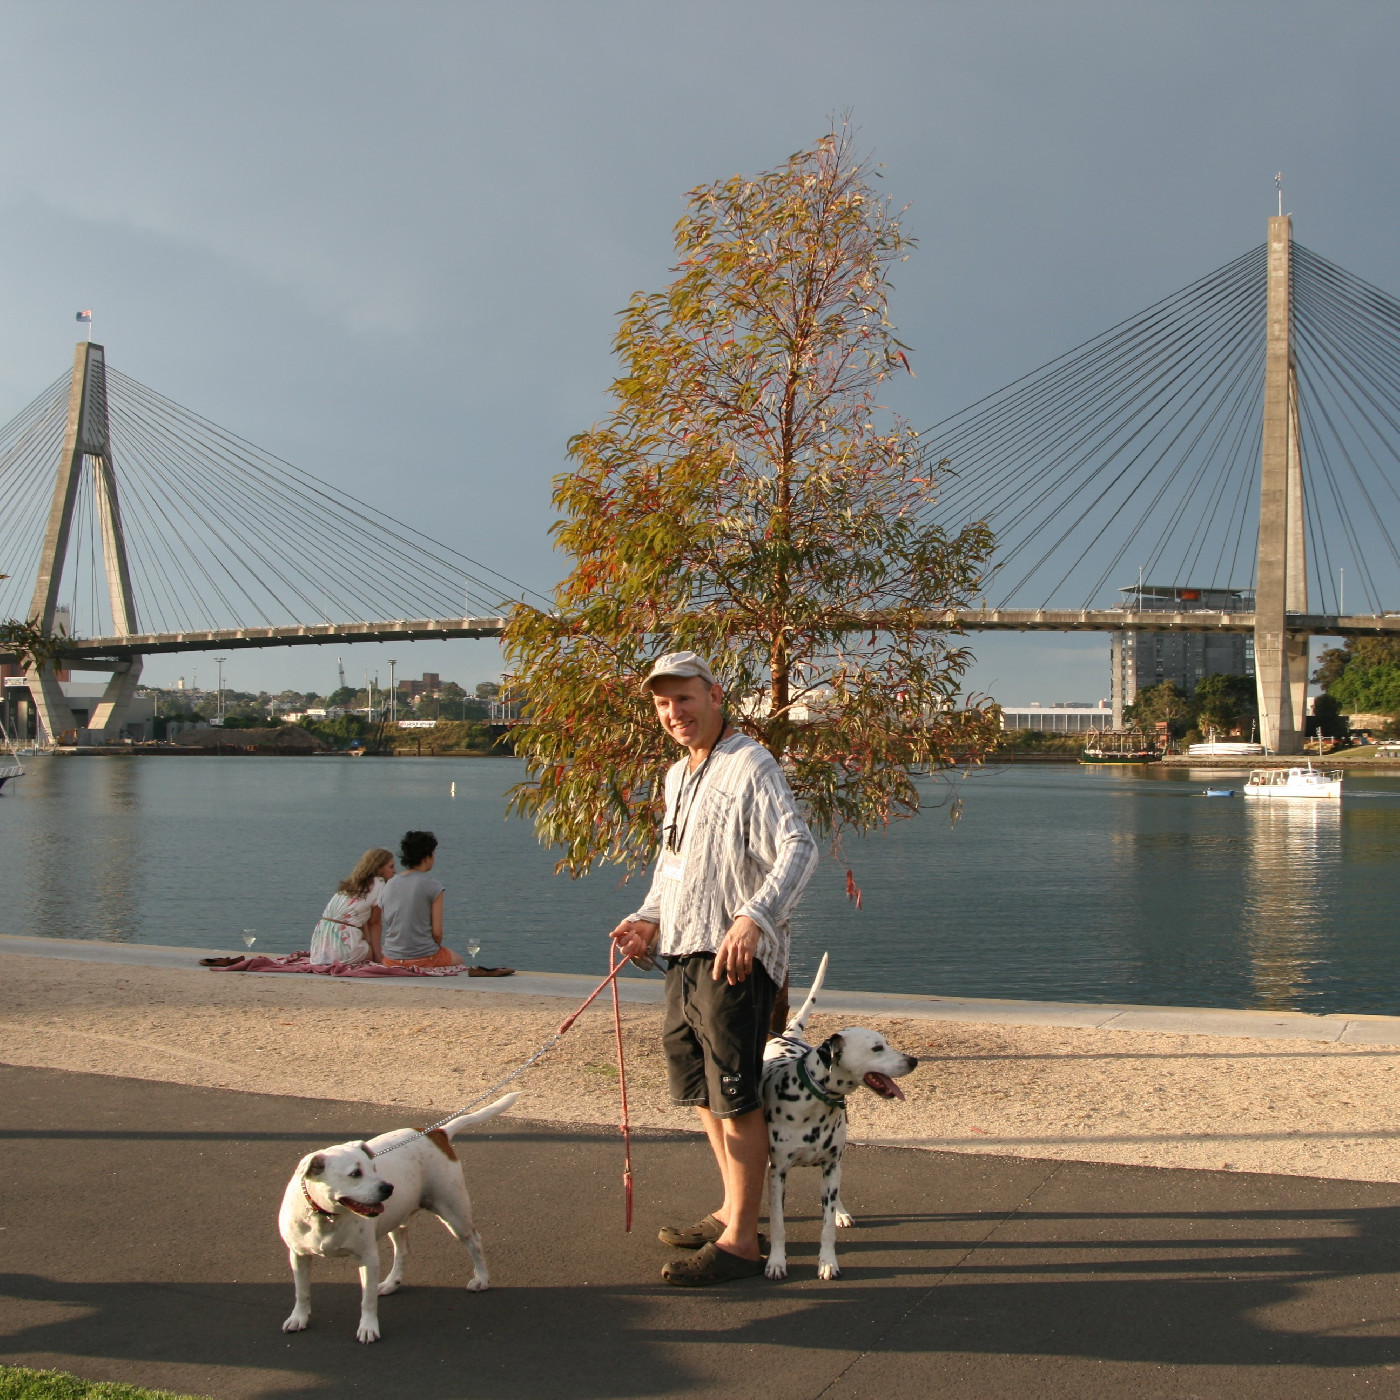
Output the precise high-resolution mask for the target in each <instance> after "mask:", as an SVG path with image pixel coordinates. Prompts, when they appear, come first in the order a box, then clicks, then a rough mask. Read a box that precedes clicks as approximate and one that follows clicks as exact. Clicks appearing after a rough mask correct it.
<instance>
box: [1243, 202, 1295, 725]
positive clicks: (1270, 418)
mask: <svg viewBox="0 0 1400 1400" xmlns="http://www.w3.org/2000/svg"><path fill="white" fill-rule="evenodd" d="M1292 248H1293V220H1292V218H1291V217H1290V216H1289V215H1287V214H1284V215H1280V216H1279V217H1277V218H1271V219H1270V220H1269V240H1268V302H1267V318H1266V332H1265V334H1266V343H1265V359H1264V425H1263V435H1262V439H1263V440H1262V444H1261V449H1260V451H1261V458H1260V484H1259V563H1258V573H1257V578H1256V587H1255V610H1254V618H1255V621H1254V675H1255V683H1256V686H1257V689H1258V697H1259V730H1260V736H1259V737H1260V740H1261V742H1262V743H1263V744H1264V746H1265V748H1267V749H1270V750H1272V751H1273V752H1275V753H1298V752H1299V751H1300V750H1301V748H1302V741H1303V735H1304V732H1305V729H1306V724H1305V721H1304V715H1305V714H1306V709H1307V689H1308V638H1307V637H1306V636H1303V635H1298V634H1296V633H1294V634H1290V633H1289V631H1288V620H1289V614H1295V615H1300V614H1305V613H1307V611H1308V574H1307V555H1306V545H1305V536H1304V520H1303V458H1302V441H1301V433H1300V426H1299V416H1298V373H1297V368H1296V365H1295V361H1294V354H1293V338H1292V332H1293V315H1292V299H1291V295H1290V292H1291V257H1292Z"/></svg>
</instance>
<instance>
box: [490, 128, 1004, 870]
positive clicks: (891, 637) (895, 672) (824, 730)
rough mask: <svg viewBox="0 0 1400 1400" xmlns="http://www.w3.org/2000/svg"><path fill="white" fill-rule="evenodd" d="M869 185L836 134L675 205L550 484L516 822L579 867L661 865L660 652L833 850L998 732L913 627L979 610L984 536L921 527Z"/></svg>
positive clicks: (565, 865)
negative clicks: (683, 662) (655, 682)
mask: <svg viewBox="0 0 1400 1400" xmlns="http://www.w3.org/2000/svg"><path fill="white" fill-rule="evenodd" d="M878 175H879V171H878V169H876V168H873V167H872V166H871V165H870V164H869V163H868V162H867V161H865V160H863V159H861V158H859V157H858V156H857V154H856V153H855V151H854V150H853V148H852V142H851V137H850V133H849V131H848V130H847V129H845V128H838V129H836V130H833V131H832V132H831V133H829V134H828V135H827V136H825V137H823V138H822V139H821V140H820V141H818V142H817V143H816V145H815V146H813V147H812V148H811V149H808V150H803V151H799V152H797V153H796V154H794V155H792V156H790V157H789V158H788V159H787V160H786V161H784V162H783V163H782V164H781V165H780V166H778V167H777V168H776V169H773V170H770V171H768V172H766V173H764V174H761V175H757V176H754V177H752V178H746V177H741V176H735V177H734V178H732V179H728V180H723V181H720V182H718V183H716V184H712V185H706V186H703V187H701V188H698V189H695V190H692V191H691V192H690V194H689V195H688V197H687V206H686V211H685V214H684V216H683V217H682V218H681V219H680V221H679V223H678V224H677V225H676V229H675V251H676V261H675V266H674V268H673V272H674V274H675V276H674V280H673V281H671V283H670V285H669V286H667V287H666V288H665V289H664V290H662V291H658V292H650V293H647V292H638V293H636V294H635V295H634V296H633V297H632V299H631V301H630V302H629V303H628V305H627V307H626V309H625V310H624V311H623V312H622V313H621V317H620V323H619V327H618V331H617V335H616V339H615V342H614V349H615V352H616V355H617V358H618V360H619V362H620V366H621V368H620V372H619V374H618V377H617V379H616V380H615V381H614V383H613V385H612V390H611V400H612V402H611V410H610V412H609V413H608V415H607V417H606V418H605V419H604V420H603V421H602V422H600V423H597V424H595V425H594V426H593V427H592V428H590V429H589V430H588V431H587V432H583V433H580V434H579V435H578V436H576V437H575V438H573V439H572V440H571V441H570V442H569V446H568V452H569V457H570V458H571V466H570V470H568V471H567V472H565V473H563V474H562V475H560V476H559V477H558V478H556V481H555V490H554V501H555V505H556V508H557V509H558V511H559V513H560V518H559V520H558V521H557V523H556V525H555V526H554V530H555V533H556V538H557V543H558V546H559V547H560V549H561V550H562V551H563V552H564V553H565V555H566V556H567V557H568V559H569V560H570V564H571V567H570V571H569V573H568V575H567V577H566V578H565V579H564V581H563V583H562V584H561V585H560V587H559V588H558V590H557V593H556V608H555V609H554V610H553V611H546V610H536V609H531V608H528V607H526V606H524V605H521V606H519V607H517V609H516V611H515V613H514V615H513V616H512V618H511V620H510V623H509V627H508V630H507V633H506V648H507V665H508V666H509V668H510V674H509V676H508V678H507V688H508V689H509V690H510V691H511V692H512V694H513V695H514V696H515V697H516V698H519V699H521V700H522V701H523V702H524V713H525V715H526V721H525V723H524V724H523V726H522V727H521V729H520V730H519V731H518V732H517V734H516V736H515V751H516V753H517V754H519V755H520V756H522V757H523V758H525V760H526V762H527V764H528V767H529V778H528V780H527V781H526V782H524V783H522V784H521V785H520V786H518V787H517V788H516V789H515V790H514V791H513V793H512V797H511V802H512V807H513V809H514V810H515V811H517V812H519V813H521V814H523V815H528V816H531V817H533V819H534V821H535V825H536V829H537V831H538V833H539V835H540V836H541V839H542V840H543V841H545V842H546V843H547V844H551V845H555V846H559V847H562V848H563V851H564V854H563V858H562V859H561V861H560V868H562V869H568V870H569V871H570V872H571V873H573V874H576V875H577V874H582V873H584V872H585V871H587V870H588V869H589V868H590V867H591V866H592V865H593V864H594V863H595V862H596V861H598V860H600V859H601V860H606V861H612V862H617V863H619V864H621V865H623V866H625V867H627V868H628V869H629V870H631V869H635V868H637V867H638V866H640V865H641V864H643V863H644V862H646V861H647V860H649V859H650V857H651V855H652V853H653V852H654V849H655V842H656V831H657V825H658V803H659V801H660V784H659V781H658V779H659V777H660V774H661V772H662V770H663V768H664V766H665V765H666V764H667V763H668V762H669V761H671V760H672V759H673V758H674V756H675V755H674V752H672V751H671V750H670V749H669V748H668V744H667V741H666V740H665V739H664V737H663V736H662V735H661V733H660V732H659V730H658V727H657V723H656V720H655V717H654V715H653V714H652V712H651V705H650V701H649V700H648V699H647V698H646V697H645V696H644V695H642V694H641V692H640V691H639V688H638V682H639V679H640V677H641V676H642V675H643V674H644V673H645V671H646V669H647V666H648V664H649V662H650V660H651V659H652V658H653V657H655V656H656V655H657V654H659V653H661V652H666V651H673V650H679V649H688V650H694V651H697V652H699V653H700V654H701V655H703V656H705V657H706V658H708V659H709V660H710V661H711V663H712V665H713V666H714V667H715V670H716V674H718V675H719V676H720V677H721V678H722V680H723V682H724V685H725V688H726V693H727V696H728V699H729V705H730V716H731V719H732V721H733V722H734V723H735V724H737V725H738V726H740V727H741V728H743V729H744V730H746V731H747V732H748V733H750V734H751V735H753V736H754V738H756V739H757V740H758V741H759V742H761V743H763V744H765V745H766V746H767V747H768V748H769V749H770V750H771V751H772V753H773V754H774V755H775V756H776V757H778V758H779V759H780V761H781V762H782V763H783V764H784V767H785V769H786V771H787V773H788V775H789V779H790V781H791V783H792V786H793V789H794V791H795V792H796V794H797V796H798V797H799V799H800V800H801V801H802V803H803V805H804V807H805V809H806V811H807V813H808V816H809V818H810V820H811V822H812V825H813V827H814V829H815V830H817V831H819V832H822V833H825V834H828V835H830V836H832V837H839V835H840V833H842V832H843V831H856V832H860V831H868V830H871V829H874V828H878V827H881V826H883V825H885V824H887V823H888V822H889V821H890V820H891V819H894V818H898V817H904V816H909V815H912V814H913V813H915V812H916V811H917V810H918V808H919V800H920V799H919V789H918V787H917V785H916V778H917V777H918V775H919V774H920V773H921V772H926V771H928V770H936V769H939V768H943V767H946V766H947V765H949V764H951V763H953V762H955V761H967V760H972V761H975V760H977V759H978V758H979V757H980V756H981V755H982V754H983V753H984V752H985V751H986V750H987V749H988V748H989V747H990V746H991V744H992V743H993V742H994V739H995V736H996V734H997V732H998V729H999V717H998V714H997V711H996V709H995V706H993V705H991V704H990V703H989V702H986V701H975V702H973V703H961V704H960V703H959V702H960V694H959V692H960V682H961V679H962V677H963V675H964V673H965V671H966V669H967V666H968V664H969V661H970V656H969V654H968V652H967V650H966V648H965V646H963V645H962V643H961V638H959V637H957V636H956V635H955V634H950V632H949V631H948V630H947V629H946V628H943V627H940V626H937V625H930V620H931V616H932V615H934V614H937V613H939V612H941V611H942V610H944V609H948V608H952V607H958V606H966V605H967V604H968V603H969V602H970V600H971V599H972V597H973V596H974V594H975V593H976V590H977V587H978V583H979V580H980V578H981V577H982V574H983V571H984V569H985V566H986V563H987V560H988V557H989V555H990V551H991V547H992V538H991V534H990V532H989V530H988V529H987V527H986V526H985V524H981V523H972V524H969V525H967V526H966V527H965V528H963V529H961V530H959V531H958V532H956V533H951V532H946V531H945V530H944V529H942V528H940V527H939V526H938V525H937V524H935V523H933V522H932V520H931V514H932V513H931V511H930V509H929V507H930V505H931V504H932V503H933V501H934V499H935V497H936V491H937V482H938V478H939V475H940V474H941V472H942V471H943V469H944V468H945V467H946V465H947V464H946V463H937V464H932V463H930V462H929V461H927V460H926V454H925V453H924V452H923V451H922V450H921V445H920V442H919V438H918V436H917V434H916V433H915V432H914V431H913V430H912V429H911V428H910V427H909V425H908V424H907V423H906V422H904V421H903V420H901V419H900V418H899V417H897V416H896V415H894V414H892V413H890V412H889V411H887V410H886V409H885V408H883V407H882V406H881V405H880V404H879V402H878V401H877V399H878V396H879V395H880V394H881V393H882V392H883V390H884V389H885V387H886V385H887V383H888V381H890V380H891V378H892V377H893V376H895V375H902V374H905V373H908V372H910V366H909V360H908V357H907V354H906V351H907V349H908V347H906V346H904V345H902V344H901V343H900V341H899V340H897V339H896V337H895V333H894V327H893V326H892V324H891V322H890V320H889V314H888V313H889V306H888V298H889V293H890V291H891V281H890V275H891V272H892V270H893V268H894V266H895V265H896V264H897V263H898V262H900V261H901V260H903V259H904V258H905V257H906V255H907V253H908V251H909V249H910V248H911V246H912V243H911V240H910V239H909V238H908V237H907V236H906V235H905V234H904V233H903V232H902V231H901V228H900V213H901V212H902V211H894V210H893V209H892V206H891V204H890V201H889V200H887V199H884V198H881V197H879V196H877V195H876V194H875V192H874V191H873V189H872V186H871V177H872V176H878Z"/></svg>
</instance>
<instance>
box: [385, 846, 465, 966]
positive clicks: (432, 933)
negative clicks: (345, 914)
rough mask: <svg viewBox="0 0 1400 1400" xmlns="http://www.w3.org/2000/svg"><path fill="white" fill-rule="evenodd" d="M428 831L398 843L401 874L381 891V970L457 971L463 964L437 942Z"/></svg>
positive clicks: (436, 889)
mask: <svg viewBox="0 0 1400 1400" xmlns="http://www.w3.org/2000/svg"><path fill="white" fill-rule="evenodd" d="M436 851H437V837H436V836H434V835H433V833H432V832H431V831H406V832H404V836H403V840H402V841H400V842H399V856H400V858H401V859H402V860H403V864H404V869H403V873H402V874H401V875H399V876H398V877H397V878H396V879H395V880H394V882H393V884H391V885H390V886H389V887H388V889H386V890H385V891H384V956H383V958H382V959H381V961H382V962H383V963H384V965H385V966H386V967H461V966H462V965H463V959H462V958H461V957H459V956H458V955H457V954H456V953H454V952H453V951H452V949H451V948H445V947H444V946H443V942H442V892H443V885H442V883H441V881H439V880H435V879H434V878H433V877H432V875H431V874H430V873H429V872H430V871H431V870H432V868H433V863H434V862H435V861H436V860H437V856H436V855H435V854H434V853H435V852H436Z"/></svg>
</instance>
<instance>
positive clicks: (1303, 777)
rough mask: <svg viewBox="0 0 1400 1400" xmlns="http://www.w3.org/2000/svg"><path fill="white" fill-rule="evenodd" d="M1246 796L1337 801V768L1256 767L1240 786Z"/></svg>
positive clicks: (1339, 784)
mask: <svg viewBox="0 0 1400 1400" xmlns="http://www.w3.org/2000/svg"><path fill="white" fill-rule="evenodd" d="M1244 795H1245V796H1246V797H1300V798H1304V799H1308V798H1313V799H1316V798H1322V799H1331V800H1339V799H1340V798H1341V795H1342V774H1341V770H1340V769H1327V770H1323V769H1317V768H1314V767H1313V766H1312V764H1311V763H1309V764H1308V766H1307V767H1306V768H1256V769H1255V770H1254V771H1253V772H1252V773H1251V774H1250V775H1249V781H1248V782H1247V783H1246V784H1245V785H1244Z"/></svg>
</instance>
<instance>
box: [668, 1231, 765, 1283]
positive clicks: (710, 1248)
mask: <svg viewBox="0 0 1400 1400" xmlns="http://www.w3.org/2000/svg"><path fill="white" fill-rule="evenodd" d="M764 1267H765V1266H764V1262H763V1260H762V1259H741V1258H740V1257H739V1256H738V1255H737V1254H731V1253H730V1252H729V1251H728V1250H727V1249H721V1248H720V1247H719V1246H718V1245H717V1244H715V1243H714V1241H713V1240H712V1241H711V1242H710V1243H709V1244H707V1245H705V1246H704V1247H703V1248H701V1249H698V1250H697V1251H696V1252H695V1253H694V1254H692V1255H689V1256H688V1257H687V1258H684V1259H673V1260H671V1262H670V1263H669V1264H667V1265H666V1267H665V1268H664V1269H662V1271H661V1277H662V1278H663V1279H665V1280H666V1282H667V1283H673V1284H675V1285H676V1287H677V1288H708V1287H709V1286H710V1284H712V1283H732V1282H733V1281H734V1280H736V1279H741V1278H757V1277H758V1276H759V1275H760V1274H761V1273H762V1272H763V1270H764Z"/></svg>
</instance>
